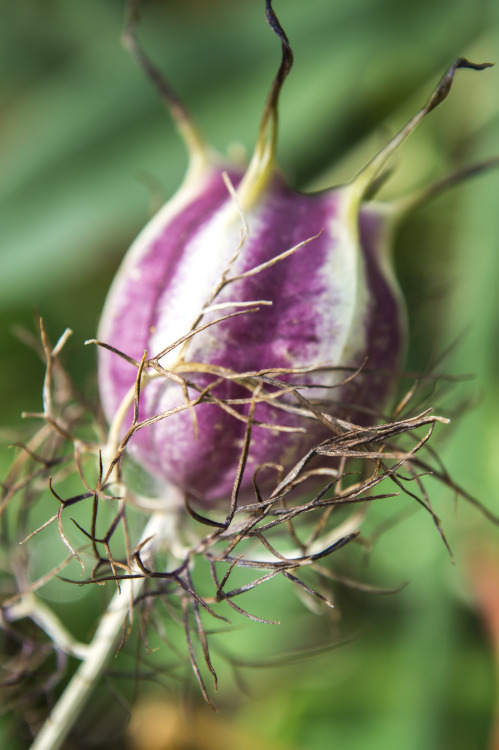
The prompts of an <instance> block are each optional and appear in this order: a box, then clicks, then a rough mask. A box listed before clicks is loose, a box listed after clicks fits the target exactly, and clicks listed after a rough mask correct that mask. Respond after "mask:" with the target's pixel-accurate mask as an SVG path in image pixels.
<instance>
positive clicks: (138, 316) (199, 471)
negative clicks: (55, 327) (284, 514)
mask: <svg viewBox="0 0 499 750" xmlns="http://www.w3.org/2000/svg"><path fill="white" fill-rule="evenodd" d="M266 10H267V20H268V21H269V23H270V25H271V27H272V29H273V30H274V31H275V32H276V34H277V35H278V36H279V38H280V40H281V43H282V61H281V65H280V68H279V71H278V73H277V76H276V78H275V80H274V82H273V85H272V88H271V91H270V94H269V97H268V100H267V103H266V107H265V110H264V115H263V119H262V123H261V126H260V131H259V136H258V140H257V145H256V148H255V152H254V154H253V157H252V159H251V160H250V163H249V165H248V167H247V168H246V169H242V168H241V167H239V166H237V165H234V164H231V163H228V162H227V161H226V160H225V159H223V158H222V157H220V156H219V155H217V154H215V153H214V152H213V151H212V150H211V149H210V148H209V147H207V146H206V145H205V143H204V141H203V139H202V138H201V136H200V135H199V133H198V131H197V129H196V128H195V126H194V125H193V123H192V121H191V120H190V118H189V117H188V116H187V114H186V111H185V109H184V108H183V105H181V104H180V102H179V100H178V99H177V97H176V96H175V95H174V94H173V93H172V92H171V91H170V89H169V87H168V85H167V84H166V83H165V82H164V81H162V79H161V80H160V78H159V76H158V73H157V71H156V70H155V69H154V68H153V67H152V65H151V63H150V62H149V60H148V59H147V58H146V57H145V55H144V53H143V52H142V50H141V49H140V48H139V46H138V44H137V40H136V37H135V34H134V27H133V25H132V24H130V25H129V27H128V33H127V34H126V37H125V38H126V41H127V43H128V46H129V47H130V48H131V49H132V51H133V52H134V53H135V55H136V57H137V58H138V59H139V62H141V64H142V65H143V67H145V68H146V70H147V71H148V72H149V73H150V74H152V76H153V78H155V80H156V82H158V81H159V82H160V87H162V91H163V94H164V95H165V97H166V99H167V101H168V103H169V105H170V108H171V110H172V112H173V115H174V117H175V118H176V120H177V124H178V126H179V128H180V131H181V133H182V134H183V136H184V139H185V141H186V143H187V146H188V149H189V153H190V165H189V169H188V172H187V175H186V178H185V180H184V183H183V184H182V186H181V188H180V190H179V191H178V193H177V194H176V195H175V196H174V197H173V198H172V199H171V200H170V201H169V202H168V203H167V204H166V205H165V206H164V208H162V209H161V210H160V211H159V213H158V214H157V215H156V216H155V217H154V218H153V219H152V221H151V222H150V223H149V224H148V225H147V226H146V227H145V229H144V230H143V231H142V232H141V234H140V235H139V236H138V238H137V239H136V241H135V242H134V243H133V245H132V247H131V248H130V250H129V252H128V254H127V256H126V258H125V260H124V262H123V264H122V266H121V268H120V270H119V271H118V274H117V276H116V278H115V280H114V282H113V285H112V287H111V290H110V292H109V295H108V298H107V301H106V304H105V308H104V311H103V314H102V319H101V323H100V328H99V333H98V337H99V340H100V341H101V342H104V343H105V344H107V345H109V346H110V347H113V348H114V349H115V350H118V351H119V352H121V353H123V354H125V355H126V357H123V356H119V355H118V354H117V353H116V352H115V351H114V352H113V351H111V350H110V349H106V348H101V349H100V351H99V388H100V396H101V400H102V405H103V408H104V412H105V414H106V417H107V419H108V420H109V421H110V422H113V421H114V422H115V424H116V421H118V422H119V423H120V434H121V436H123V435H125V434H126V433H127V430H129V428H130V426H131V424H132V419H133V398H134V389H135V385H136V382H138V381H137V371H138V369H137V368H138V363H140V362H141V360H142V358H143V355H144V352H147V359H146V360H144V362H143V365H144V366H143V367H142V369H141V371H140V378H139V380H140V385H141V389H140V399H139V403H138V413H137V411H136V414H135V417H136V420H135V424H136V425H137V427H136V428H135V431H134V433H133V435H132V436H131V438H130V440H129V441H128V444H127V449H128V451H129V453H130V455H131V456H132V457H133V458H134V459H135V461H137V462H138V463H139V464H141V465H142V466H143V467H145V468H146V469H147V470H148V471H149V472H150V473H151V474H152V475H154V476H155V477H157V478H158V479H160V480H161V481H166V482H168V483H173V484H174V485H176V486H177V487H179V488H180V489H182V490H184V491H185V492H186V493H188V494H190V495H191V496H193V497H195V498H197V499H198V500H200V501H203V502H204V503H206V504H211V505H213V504H216V503H219V502H221V501H228V499H229V498H230V496H231V492H232V488H233V485H234V480H235V477H236V473H237V470H238V466H239V462H240V455H241V446H242V445H243V444H244V438H245V435H246V433H247V428H248V418H247V416H248V414H249V413H251V424H252V432H251V441H250V445H249V452H248V455H247V462H246V466H245V471H244V476H243V477H242V479H241V478H240V482H239V484H238V488H239V495H240V499H241V500H243V501H247V500H248V499H249V498H251V497H254V490H253V477H254V476H255V472H256V473H257V481H258V483H260V484H261V485H262V486H264V487H267V486H269V485H272V482H273V483H274V485H275V484H276V483H277V481H278V479H277V477H278V474H277V472H276V467H277V466H281V467H283V469H284V470H285V469H286V468H289V467H290V466H291V465H293V463H294V462H296V461H297V460H298V459H299V458H300V457H301V456H302V455H303V454H304V453H306V452H307V451H308V450H310V448H311V447H312V446H313V445H314V444H316V443H317V442H319V441H320V440H323V439H325V438H326V437H328V436H330V435H331V431H330V429H328V426H327V416H328V415H330V416H332V417H336V418H340V419H344V420H350V421H353V422H355V423H357V424H368V423H370V422H372V421H373V420H374V419H375V418H376V416H378V417H379V416H381V415H382V414H383V410H384V409H385V408H386V407H387V404H388V401H389V399H390V396H391V395H392V394H393V389H394V384H395V381H396V373H397V371H398V370H399V368H400V366H401V364H402V358H403V352H404V349H405V344H406V325H405V311H404V303H403V300H402V297H401V293H400V290H399V287H398V285H397V282H396V280H395V278H394V274H393V268H392V263H391V246H392V243H391V239H392V234H393V230H394V228H395V226H396V224H397V222H398V220H399V219H400V217H401V215H402V213H403V211H402V209H401V206H405V207H407V205H409V204H410V201H409V202H406V203H392V204H382V203H379V202H373V201H371V200H367V197H368V196H369V198H371V197H372V195H371V194H372V192H373V188H374V187H375V185H376V184H377V181H378V180H379V177H380V174H381V173H382V171H383V167H384V165H385V164H386V162H387V160H388V159H389V157H390V156H391V155H392V154H393V152H394V151H395V149H397V147H398V146H399V145H400V144H401V143H402V142H403V141H404V140H405V138H406V137H407V136H408V135H409V134H410V133H411V132H412V131H413V130H414V128H415V127H416V126H417V124H418V123H419V122H420V121H421V120H422V119H423V118H424V117H425V116H426V115H427V114H428V113H429V112H430V111H431V110H432V109H434V108H435V107H436V106H437V105H438V104H440V103H441V102H442V101H443V100H444V99H445V97H446V96H447V94H448V92H449V89H450V87H451V84H452V81H453V78H454V74H455V72H456V70H457V69H458V68H474V69H481V68H484V67H487V64H484V65H476V64H474V63H471V62H469V61H468V60H465V59H459V60H457V61H456V62H455V63H454V64H453V65H452V66H451V67H450V68H449V70H448V71H447V72H446V73H445V75H444V77H443V78H442V80H441V81H440V83H439V85H438V86H437V88H436V89H435V91H434V92H433V93H432V95H431V97H430V99H429V100H428V102H427V103H426V105H425V106H424V107H423V108H422V109H421V110H420V111H419V112H418V113H417V114H416V115H415V117H414V118H413V119H412V120H411V121H410V122H409V123H408V124H407V125H406V126H405V127H404V128H402V130H401V131H400V132H399V133H398V134H397V135H396V136H395V137H394V138H393V139H392V140H391V141H390V142H389V143H388V145H387V146H386V147H385V148H384V149H383V150H382V151H381V152H380V153H378V154H377V155H376V156H375V157H374V158H373V159H372V161H371V162H370V163H369V164H368V165H367V166H366V167H365V168H364V169H363V170H362V171H361V172H360V173H359V174H358V175H357V176H356V177H355V178H354V179H353V180H352V181H351V182H350V183H348V184H347V185H344V186H341V187H336V188H334V189H331V190H327V191H324V192H320V193H315V194H308V195H307V194H303V193H299V192H296V191H294V190H293V189H292V188H290V187H289V185H288V184H287V182H286V181H285V179H284V178H283V177H282V176H281V174H280V173H279V172H278V170H277V169H276V166H275V161H274V154H275V146H276V131H277V104H278V99H279V93H280V90H281V87H282V84H283V82H284V80H285V78H286V76H287V74H288V72H289V70H290V68H291V64H292V53H291V49H290V46H289V43H288V40H287V38H286V35H285V33H284V31H283V30H282V28H281V26H280V24H279V22H278V20H277V18H276V16H275V14H274V11H273V9H272V7H271V1H270V0H267V2H266ZM227 316H228V317H227ZM220 318H225V319H223V320H220ZM216 321H218V322H216ZM193 331H196V332H195V333H194V335H191V334H192V333H193ZM183 337H186V338H185V339H183ZM178 340H181V341H180V343H178V344H177V345H176V346H173V347H172V344H173V343H174V342H177V341H178ZM127 358H128V359H127ZM357 370H359V371H358V372H356V371H357ZM256 374H258V377H256ZM283 383H287V384H292V385H293V386H298V385H299V386H300V393H303V395H304V396H305V397H306V398H307V399H308V400H309V401H311V402H313V403H316V404H319V408H320V411H321V413H322V415H323V417H322V422H321V421H320V420H317V419H311V418H310V417H311V413H310V410H309V409H307V407H306V405H304V404H303V403H300V402H299V401H297V399H296V397H295V396H294V395H293V394H292V393H291V392H289V391H288V393H286V392H285V388H284V386H283ZM283 391H284V392H283ZM136 406H137V405H136ZM325 422H326V424H325ZM264 464H265V465H267V466H266V467H263V468H262V466H263V465H264ZM270 465H271V466H270Z"/></svg>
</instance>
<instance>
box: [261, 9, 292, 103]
mask: <svg viewBox="0 0 499 750" xmlns="http://www.w3.org/2000/svg"><path fill="white" fill-rule="evenodd" d="M265 18H266V19H267V23H268V24H269V26H270V28H271V29H272V31H273V32H274V34H276V35H277V36H278V37H279V39H280V40H281V47H282V59H281V64H280V66H279V70H278V71H277V75H276V77H275V79H274V83H273V85H272V89H271V92H270V95H269V105H270V107H274V106H275V104H276V102H277V98H278V96H279V92H280V90H281V87H282V84H283V83H284V80H285V79H286V77H287V76H288V73H289V71H290V70H291V67H292V65H293V51H292V49H291V45H290V43H289V39H288V37H287V35H286V32H285V31H284V29H283V28H282V26H281V24H280V23H279V19H278V18H277V16H276V14H275V11H274V9H273V7H272V0H265Z"/></svg>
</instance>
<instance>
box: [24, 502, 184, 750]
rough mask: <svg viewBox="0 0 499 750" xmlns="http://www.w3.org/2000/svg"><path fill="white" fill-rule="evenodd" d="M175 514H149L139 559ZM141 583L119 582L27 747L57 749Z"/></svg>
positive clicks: (166, 529) (109, 652)
mask: <svg viewBox="0 0 499 750" xmlns="http://www.w3.org/2000/svg"><path fill="white" fill-rule="evenodd" d="M175 516H176V514H175V511H172V512H165V511H161V512H157V513H154V514H153V515H152V516H151V518H150V520H149V522H148V523H147V525H146V527H145V529H144V531H143V533H142V537H141V542H144V541H146V540H148V541H146V543H145V545H144V546H143V547H142V549H141V559H142V561H143V562H144V563H145V564H147V562H148V561H149V560H150V559H151V558H152V557H153V555H154V552H155V551H156V549H157V547H158V543H160V542H162V541H163V540H164V539H165V537H167V536H169V535H170V534H171V532H172V531H173V530H174V527H175V522H174V520H175ZM143 585H144V578H136V579H131V580H126V581H124V582H122V585H121V592H120V591H117V592H116V594H115V595H114V596H113V598H112V599H111V602H110V603H109V606H108V608H107V610H106V611H105V612H104V614H103V615H102V617H101V619H100V622H99V625H98V627H97V630H96V631H95V635H94V637H93V639H92V641H91V643H90V644H89V645H88V654H87V656H86V658H85V659H84V660H83V661H82V663H81V665H80V667H79V668H78V670H77V671H76V673H75V675H74V677H73V678H72V680H71V682H70V683H69V684H68V686H67V687H66V689H65V691H64V693H63V694H62V696H61V697H60V699H59V701H58V702H57V704H56V705H55V707H54V709H53V710H52V712H51V714H50V716H49V717H48V719H47V720H46V722H45V724H44V725H43V727H42V729H41V731H40V732H39V734H38V736H37V737H36V739H35V741H34V742H33V744H32V746H31V750H59V748H60V747H61V745H62V743H63V742H64V740H65V739H66V737H67V735H68V734H69V732H70V731H71V728H72V727H73V726H74V724H75V722H76V721H77V719H78V717H79V716H80V713H81V711H82V710H83V708H84V706H85V703H86V702H87V700H88V699H89V697H90V694H91V692H92V690H93V688H94V686H95V685H96V684H97V681H98V679H99V677H100V676H101V674H102V672H103V670H104V669H105V667H106V665H107V662H108V660H109V659H110V657H111V655H112V653H113V651H115V649H116V648H117V644H118V642H119V638H120V637H121V633H122V630H123V627H124V625H125V622H126V619H127V616H128V615H129V613H130V612H131V608H132V606H133V601H134V599H135V598H136V597H137V595H138V594H139V593H140V590H141V589H142V587H143Z"/></svg>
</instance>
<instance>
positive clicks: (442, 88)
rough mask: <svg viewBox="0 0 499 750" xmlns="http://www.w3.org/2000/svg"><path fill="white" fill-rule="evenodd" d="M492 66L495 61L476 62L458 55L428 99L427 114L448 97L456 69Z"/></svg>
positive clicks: (479, 68) (476, 68)
mask: <svg viewBox="0 0 499 750" xmlns="http://www.w3.org/2000/svg"><path fill="white" fill-rule="evenodd" d="M492 66H493V63H474V62H471V61H470V60H467V59H466V58H465V57H458V59H457V60H456V61H455V62H453V63H452V65H451V66H450V67H449V68H448V70H447V71H446V72H445V73H444V75H443V76H442V78H441V79H440V83H439V84H438V86H437V88H436V89H435V91H434V92H433V94H432V95H431V97H430V99H429V100H428V104H427V105H426V107H425V110H426V114H428V113H429V112H431V111H432V109H435V107H438V105H439V104H441V103H442V102H443V101H444V99H446V98H447V95H448V93H449V91H450V89H451V86H452V82H453V80H454V76H455V74H456V70H458V69H459V68H470V69H471V70H485V69H486V68H491V67H492Z"/></svg>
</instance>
